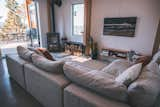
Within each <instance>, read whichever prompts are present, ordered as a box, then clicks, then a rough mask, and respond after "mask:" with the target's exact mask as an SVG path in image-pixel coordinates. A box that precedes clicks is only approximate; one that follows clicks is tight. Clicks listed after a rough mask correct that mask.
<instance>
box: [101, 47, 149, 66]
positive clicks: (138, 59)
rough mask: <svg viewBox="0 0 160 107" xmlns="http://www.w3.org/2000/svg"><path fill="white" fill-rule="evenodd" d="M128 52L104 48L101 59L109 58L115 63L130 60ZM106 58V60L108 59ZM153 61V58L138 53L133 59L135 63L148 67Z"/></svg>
mask: <svg viewBox="0 0 160 107" xmlns="http://www.w3.org/2000/svg"><path fill="white" fill-rule="evenodd" d="M129 52H130V51H128V50H122V49H114V48H103V49H102V53H101V55H100V56H101V59H102V58H104V57H107V58H108V59H109V60H111V61H113V60H115V59H126V60H128V53H129ZM107 58H106V59H107ZM150 59H151V56H147V55H143V54H140V53H136V54H135V55H134V58H133V60H134V61H133V63H143V64H144V65H146V64H147V63H148V62H149V61H150Z"/></svg>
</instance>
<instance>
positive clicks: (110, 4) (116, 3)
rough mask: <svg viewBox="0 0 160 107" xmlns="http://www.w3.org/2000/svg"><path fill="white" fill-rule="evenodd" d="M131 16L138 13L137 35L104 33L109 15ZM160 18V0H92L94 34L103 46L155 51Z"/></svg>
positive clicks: (100, 46)
mask: <svg viewBox="0 0 160 107" xmlns="http://www.w3.org/2000/svg"><path fill="white" fill-rule="evenodd" d="M130 16H136V17H138V21H137V27H136V34H135V37H119V36H103V21H104V18H105V17H130ZM159 18H160V0H92V20H91V35H92V36H93V38H94V40H96V41H97V42H98V45H99V48H102V47H110V48H117V49H127V50H130V49H132V50H135V51H138V52H141V53H144V54H151V53H152V48H153V43H154V38H155V35H156V30H157V26H158V20H159Z"/></svg>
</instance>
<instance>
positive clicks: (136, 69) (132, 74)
mask: <svg viewBox="0 0 160 107" xmlns="http://www.w3.org/2000/svg"><path fill="white" fill-rule="evenodd" d="M141 68H142V63H139V64H135V65H133V66H131V67H130V68H128V69H127V70H125V71H124V72H123V73H122V74H120V75H119V76H118V77H117V78H116V79H115V80H116V81H117V82H119V83H122V84H124V85H126V86H128V85H129V84H131V83H132V82H133V81H134V80H136V79H137V78H138V76H139V74H140V72H141Z"/></svg>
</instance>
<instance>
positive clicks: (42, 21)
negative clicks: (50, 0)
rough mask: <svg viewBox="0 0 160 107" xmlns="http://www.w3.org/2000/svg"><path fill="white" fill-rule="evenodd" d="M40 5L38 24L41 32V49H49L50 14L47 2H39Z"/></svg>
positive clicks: (38, 5) (42, 0)
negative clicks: (47, 34)
mask: <svg viewBox="0 0 160 107" xmlns="http://www.w3.org/2000/svg"><path fill="white" fill-rule="evenodd" d="M37 1H38V4H37V7H38V19H39V20H38V23H39V30H40V42H41V47H47V36H46V33H47V32H48V13H47V11H48V10H47V0H37Z"/></svg>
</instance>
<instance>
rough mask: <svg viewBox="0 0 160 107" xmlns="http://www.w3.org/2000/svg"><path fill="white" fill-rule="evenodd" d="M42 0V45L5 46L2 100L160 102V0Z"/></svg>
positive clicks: (124, 106)
mask: <svg viewBox="0 0 160 107" xmlns="http://www.w3.org/2000/svg"><path fill="white" fill-rule="evenodd" d="M26 1H27V2H26V3H28V5H29V3H30V2H31V1H32V0H26ZM34 2H35V4H36V6H35V7H36V9H37V10H36V12H37V13H36V14H37V29H38V30H37V31H38V38H39V39H37V40H38V42H37V43H39V45H33V44H32V42H33V41H32V37H31V40H30V41H29V42H30V44H28V45H27V46H20V45H17V46H16V48H15V50H16V52H13V53H9V52H8V53H7V52H6V53H4V57H3V58H2V59H1V61H0V77H1V79H0V80H1V82H0V95H2V96H1V97H0V103H1V104H2V107H10V106H11V107H160V103H159V101H160V84H159V82H160V68H159V64H160V61H159V58H160V51H159V46H160V13H159V10H160V6H159V5H160V1H159V0H132V1H131V0H35V1H34ZM30 20H32V18H31V19H30ZM28 22H29V21H28ZM31 27H32V24H31ZM31 36H32V35H31ZM2 54H3V52H2Z"/></svg>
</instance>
